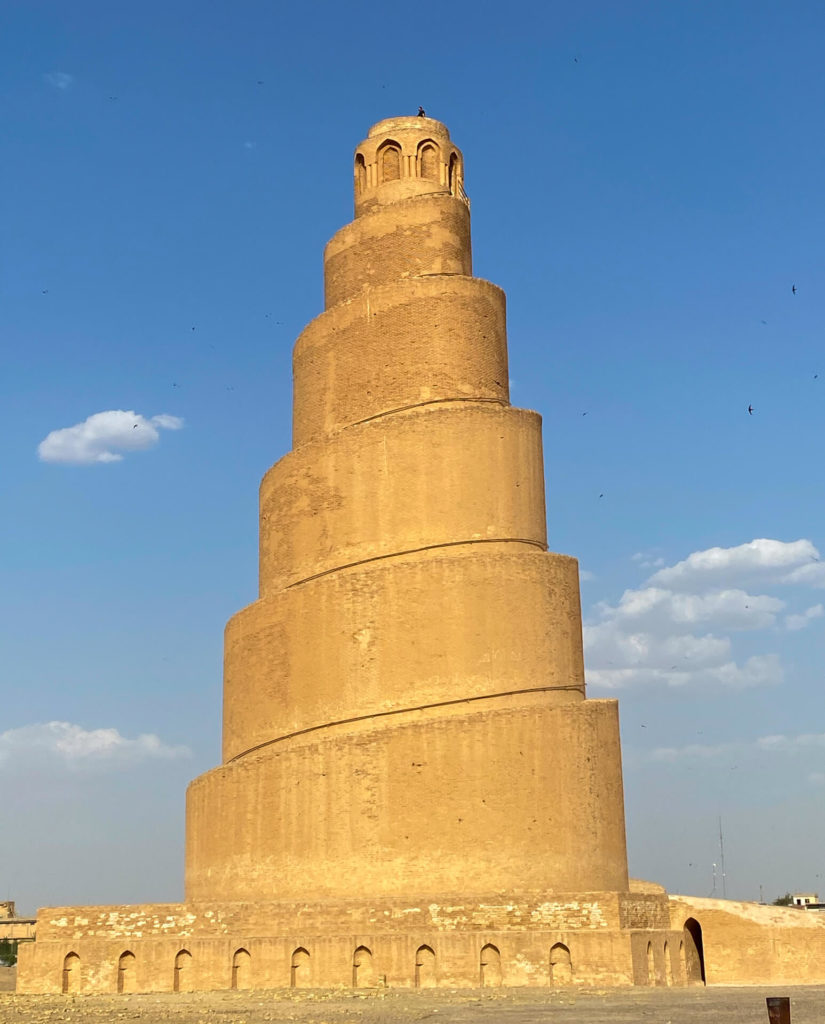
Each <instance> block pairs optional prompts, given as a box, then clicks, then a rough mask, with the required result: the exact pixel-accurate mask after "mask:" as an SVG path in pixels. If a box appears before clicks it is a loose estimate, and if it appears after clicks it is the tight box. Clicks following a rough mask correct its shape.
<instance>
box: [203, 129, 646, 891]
mask: <svg viewBox="0 0 825 1024" xmlns="http://www.w3.org/2000/svg"><path fill="white" fill-rule="evenodd" d="M462 180H463V160H462V156H461V153H460V152H459V151H458V150H457V149H456V147H455V146H454V145H453V144H452V142H451V141H450V136H449V133H448V131H447V129H446V128H445V126H444V125H443V124H441V123H439V122H438V121H434V120H432V119H430V118H420V117H405V118H393V119H390V120H387V121H382V122H380V123H379V124H377V125H376V126H375V127H374V128H373V129H372V130H371V132H370V134H369V137H368V138H367V139H366V140H365V141H364V142H363V143H362V144H361V145H360V146H359V147H358V150H357V152H356V156H355V188H356V197H355V212H356V218H355V220H354V221H353V222H352V223H351V224H348V225H347V226H346V227H344V228H342V229H341V230H340V231H339V232H338V233H337V234H336V235H335V236H334V237H333V238H332V240H331V241H330V242H329V244H328V245H327V248H326V253H325V260H324V270H325V285H326V287H325V293H326V310H325V312H324V313H322V314H321V315H320V316H319V317H318V318H317V319H316V320H315V321H313V322H312V323H311V324H310V325H309V326H308V327H307V328H306V329H305V330H304V332H303V333H302V334H301V336H300V337H299V338H298V341H297V343H296V345H295V351H294V375H295V393H294V421H293V423H294V447H293V450H292V451H291V452H290V453H289V454H288V455H286V456H285V457H284V458H283V459H281V460H280V462H278V463H276V464H275V465H274V466H273V467H272V469H270V470H269V472H268V473H267V474H266V476H265V477H264V479H263V483H262V485H261V492H260V597H259V599H258V600H257V601H256V602H255V603H254V604H252V605H250V606H249V607H248V608H245V609H244V610H243V611H241V612H240V613H239V614H238V615H236V616H235V617H234V618H233V619H232V620H231V621H230V623H229V625H228V627H227V631H226V655H225V684H224V739H223V758H224V763H223V764H222V765H221V766H220V767H219V768H217V769H215V770H214V771H211V772H209V773H207V774H206V775H203V776H201V777H200V778H199V779H196V780H195V781H194V782H193V783H192V785H191V787H190V789H189V794H188V804H187V859H186V895H187V899H190V900H204V899H208V900H261V899H273V898H276V899H288V900H309V899H314V900H317V899H319V898H322V899H326V898H329V899H335V900H337V899H350V898H364V897H369V898H375V897H393V898H399V897H404V898H407V899H409V900H410V901H412V902H416V901H418V900H419V899H420V897H421V896H422V895H423V894H428V898H429V897H435V896H437V895H438V894H443V893H448V892H449V893H453V892H456V891H461V892H462V893H463V894H464V895H465V896H469V895H472V896H481V895H486V894H491V893H502V892H514V891H518V892H524V893H526V892H540V893H544V894H546V893H550V892H570V891H582V890H589V891H593V890H614V891H615V890H626V889H627V886H628V881H627V858H626V853H625V832H624V811H623V799H622V775H621V758H620V750H619V731H618V719H617V711H616V702H615V701H601V700H598V701H593V700H585V693H584V671H583V664H582V638H581V615H580V609H579V592H578V570H577V564H576V562H575V560H574V559H571V558H567V557H565V556H563V555H556V554H551V553H549V552H548V551H547V536H546V525H545V522H546V521H545V508H544V475H543V466H542V449H541V421H540V418H539V416H538V415H537V414H536V413H534V412H528V411H526V410H524V409H516V408H514V407H513V406H511V405H510V402H509V390H508V370H507V337H506V326H505V300H504V294H503V292H502V291H501V290H500V289H499V288H497V287H495V286H494V285H491V284H489V283H488V282H487V281H482V280H480V279H478V278H474V277H472V276H471V273H472V258H471V248H470V209H469V204H468V202H467V200H466V197H465V195H464V190H463V187H462Z"/></svg>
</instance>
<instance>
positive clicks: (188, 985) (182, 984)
mask: <svg viewBox="0 0 825 1024" xmlns="http://www.w3.org/2000/svg"><path fill="white" fill-rule="evenodd" d="M172 991H173V992H191V991H192V954H191V953H190V952H189V950H188V949H182V950H180V952H178V953H176V954H175V976H174V979H173V981H172Z"/></svg>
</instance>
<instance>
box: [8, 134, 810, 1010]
mask: <svg viewBox="0 0 825 1024" xmlns="http://www.w3.org/2000/svg"><path fill="white" fill-rule="evenodd" d="M463 180H464V165H463V159H462V155H461V153H460V151H459V150H458V149H457V148H456V147H455V146H454V145H453V143H452V141H451V139H450V135H449V132H448V131H447V129H446V127H445V126H444V125H443V124H441V123H440V122H438V121H435V120H432V119H430V118H426V117H399V118H391V119H388V120H385V121H380V122H379V123H378V124H376V125H375V126H374V127H373V128H372V129H371V130H370V132H369V135H368V137H367V139H366V140H365V141H364V142H362V143H361V145H359V146H358V148H357V150H356V153H355V219H354V220H353V222H352V223H351V224H348V225H347V226H346V227H344V228H342V229H341V230H340V231H339V232H338V233H337V234H336V235H334V237H333V238H332V240H331V241H330V242H329V244H328V245H327V248H326V253H325V259H324V277H325V295H326V309H325V311H324V312H323V313H322V314H321V315H320V316H319V317H318V318H317V319H316V320H314V321H313V322H312V323H311V324H310V325H309V326H308V327H307V328H306V329H305V330H304V332H303V333H302V334H301V336H300V337H299V338H298V340H297V342H296V345H295V350H294V387H295V390H294V424H293V449H292V451H290V452H289V453H288V454H287V455H286V456H284V458H282V459H281V460H280V461H279V462H277V463H276V464H275V465H274V466H273V467H272V468H271V469H270V470H269V472H268V473H267V474H266V475H265V477H264V479H263V482H262V484H261V489H260V594H259V597H258V600H257V601H255V602H254V603H253V604H251V605H250V606H249V607H247V608H245V609H243V610H242V611H241V612H239V613H238V614H237V615H235V616H234V618H232V619H231V620H230V622H229V624H228V626H227V629H226V648H225V666H224V679H225V681H224V730H223V763H222V764H221V765H220V766H219V767H218V768H215V769H214V770H212V771H211V772H208V773H207V774H205V775H202V776H201V777H200V778H198V779H196V780H195V781H194V782H193V783H192V785H191V786H190V788H189V793H188V798H187V823H186V897H185V902H184V903H179V904H148V905H140V906H115V907H58V908H46V909H43V910H41V911H40V913H39V915H38V923H37V941H36V943H35V944H34V945H33V946H30V947H28V948H27V949H25V950H24V951H23V952H22V954H21V966H20V975H19V978H20V982H19V989H20V991H26V992H53V991H61V990H63V991H66V992H75V991H100V992H106V991H122V992H129V991H168V990H186V989H220V988H233V987H234V988H249V987H254V988H266V987H273V986H284V985H294V986H303V985H321V986H328V985H358V986H360V985H376V984H381V985H390V986H392V985H398V986H413V985H416V986H426V985H436V986H445V987H449V986H472V985H478V984H482V985H500V984H503V985H568V984H601V985H628V984H643V985H659V984H661V985H666V984H686V983H690V982H696V983H701V982H702V981H703V980H704V979H705V978H706V977H710V978H712V980H715V981H719V982H727V983H733V982H741V981H751V980H771V981H775V982H784V981H786V980H796V981H814V980H819V981H823V980H825V927H821V926H820V925H823V924H825V922H818V921H815V920H814V918H815V917H816V915H805V914H801V915H800V914H799V913H798V912H795V911H792V910H791V911H783V910H780V909H778V908H755V907H753V906H752V905H746V904H734V903H729V902H722V901H716V900H691V899H689V898H685V897H668V895H667V894H666V893H665V891H664V889H663V888H662V887H661V886H657V885H655V884H653V883H645V882H632V881H629V880H628V872H627V855H626V845H625V828H624V809H623V797H622V775H621V755H620V747H619V731H618V717H617V706H616V702H615V701H612V700H589V699H586V696H585V684H584V669H583V661H582V636H581V613H580V603H579V591H578V570H577V565H576V562H575V561H574V560H573V559H572V558H568V557H566V556H564V555H558V554H553V553H551V552H550V551H548V545H547V533H546V518H545V507H544V474H543V457H542V448H541V424H540V419H539V416H538V415H537V414H536V413H534V412H529V411H527V410H524V409H518V408H514V407H513V406H511V405H510V401H509V391H508V370H507V337H506V323H505V300H504V294H503V292H502V291H501V290H500V289H499V288H497V287H496V286H495V285H493V284H490V283H489V282H487V281H483V280H480V279H478V278H475V277H473V276H472V261H471V247H470V207H469V202H468V200H467V197H466V195H465V192H464V188H463ZM760 914H761V915H762V916H761V917H760ZM777 915H779V916H778V917H777ZM700 919H701V923H700ZM703 929H704V932H703ZM777 951H779V952H777ZM766 965H767V966H766Z"/></svg>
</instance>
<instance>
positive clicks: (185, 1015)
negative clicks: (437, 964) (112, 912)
mask: <svg viewBox="0 0 825 1024" xmlns="http://www.w3.org/2000/svg"><path fill="white" fill-rule="evenodd" d="M768 995H789V996H790V997H791V1021H792V1024H823V1021H825V987H819V986H817V987H812V986H798V987H789V986H786V987H784V988H782V989H771V988H765V989H762V988H759V987H753V988H709V989H695V988H692V989H619V990H616V989H612V990H610V989H607V990H606V989H583V990H575V991H566V992H563V993H562V992H550V991H548V990H546V989H508V990H501V989H500V990H498V991H496V992H490V991H489V990H486V989H485V990H472V989H462V990H438V991H437V992H436V991H433V990H429V991H415V990H401V989H399V990H389V991H366V992H352V991H328V990H324V991H321V990H318V991H304V992H302V993H301V994H300V995H297V994H295V993H293V992H290V991H288V990H277V991H267V992H263V991H261V992H209V993H197V994H195V993H191V994H190V993H179V994H172V993H169V994H163V995H126V996H96V995H88V996H83V995H78V996H22V995H15V994H14V993H13V992H2V991H0V1024H64V1022H66V1024H81V1022H83V1024H86V1022H91V1024H103V1022H108V1021H139V1022H141V1024H265V1022H266V1024H287V1022H297V1024H415V1022H418V1021H428V1022H430V1024H470V1022H472V1024H475V1022H479V1024H637V1022H645V1024H766V1022H767V1020H768V1014H767V1010H766V1007H765V997H766V996H768Z"/></svg>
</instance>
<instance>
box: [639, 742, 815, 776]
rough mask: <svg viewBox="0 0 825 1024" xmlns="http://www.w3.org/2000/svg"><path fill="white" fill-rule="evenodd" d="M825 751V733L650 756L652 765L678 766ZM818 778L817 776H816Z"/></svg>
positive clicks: (681, 749) (688, 748) (694, 747)
mask: <svg viewBox="0 0 825 1024" xmlns="http://www.w3.org/2000/svg"><path fill="white" fill-rule="evenodd" d="M820 747H825V733H800V734H798V735H796V736H759V737H757V738H756V739H754V740H730V741H728V742H725V743H716V744H712V745H707V746H704V745H702V744H698V743H689V744H687V746H684V747H657V748H656V749H655V750H652V751H651V752H650V753H649V754H648V755H647V756H648V758H649V759H650V760H651V761H668V762H674V761H678V760H681V759H682V758H688V759H691V760H695V759H696V758H704V759H706V760H710V759H711V758H715V757H728V756H730V755H731V754H744V753H746V752H748V751H751V752H757V753H765V754H797V753H800V752H803V751H807V750H817V749H818V748H820ZM814 774H817V773H814Z"/></svg>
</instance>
